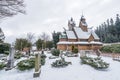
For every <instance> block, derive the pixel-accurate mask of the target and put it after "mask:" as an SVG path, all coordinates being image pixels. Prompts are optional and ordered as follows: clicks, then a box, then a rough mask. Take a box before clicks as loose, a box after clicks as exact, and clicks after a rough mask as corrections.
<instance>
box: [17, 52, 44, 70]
mask: <svg viewBox="0 0 120 80" xmlns="http://www.w3.org/2000/svg"><path fill="white" fill-rule="evenodd" d="M45 58H46V55H44V54H43V55H41V65H44V64H45ZM34 66H35V58H30V59H27V60H22V61H20V62H19V63H18V64H17V68H18V69H19V70H21V71H23V70H29V69H32V68H34Z"/></svg>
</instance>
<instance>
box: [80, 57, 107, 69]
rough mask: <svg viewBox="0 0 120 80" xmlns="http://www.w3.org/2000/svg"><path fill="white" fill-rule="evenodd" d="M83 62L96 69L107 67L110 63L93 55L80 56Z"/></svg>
mask: <svg viewBox="0 0 120 80" xmlns="http://www.w3.org/2000/svg"><path fill="white" fill-rule="evenodd" d="M80 58H81V60H82V63H83V64H88V65H90V66H92V67H94V68H96V69H106V68H108V67H109V64H108V63H106V62H104V61H103V60H102V59H101V58H99V57H97V58H92V57H87V56H84V57H80Z"/></svg>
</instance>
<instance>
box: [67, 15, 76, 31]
mask: <svg viewBox="0 0 120 80" xmlns="http://www.w3.org/2000/svg"><path fill="white" fill-rule="evenodd" d="M75 26H76V24H75V22H74V20H73V18H72V17H71V19H70V20H69V21H68V28H69V30H70V31H71V30H72V29H73V27H75Z"/></svg>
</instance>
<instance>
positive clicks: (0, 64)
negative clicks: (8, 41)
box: [0, 62, 6, 70]
mask: <svg viewBox="0 0 120 80" xmlns="http://www.w3.org/2000/svg"><path fill="white" fill-rule="evenodd" d="M4 67H6V64H5V63H3V62H0V70H1V69H3V68H4Z"/></svg>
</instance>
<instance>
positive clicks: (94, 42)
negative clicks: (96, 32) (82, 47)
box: [57, 41, 102, 44]
mask: <svg viewBox="0 0 120 80" xmlns="http://www.w3.org/2000/svg"><path fill="white" fill-rule="evenodd" d="M57 44H102V43H101V42H96V41H91V42H86V41H79V42H69V41H60V42H58V43H57Z"/></svg>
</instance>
